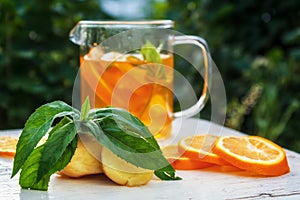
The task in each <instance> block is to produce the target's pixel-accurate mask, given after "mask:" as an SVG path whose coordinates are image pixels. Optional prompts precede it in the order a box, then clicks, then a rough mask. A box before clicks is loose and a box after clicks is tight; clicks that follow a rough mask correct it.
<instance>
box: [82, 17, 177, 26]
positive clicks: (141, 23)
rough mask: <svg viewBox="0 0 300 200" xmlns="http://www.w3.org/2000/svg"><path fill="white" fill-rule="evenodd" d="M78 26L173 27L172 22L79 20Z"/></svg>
mask: <svg viewBox="0 0 300 200" xmlns="http://www.w3.org/2000/svg"><path fill="white" fill-rule="evenodd" d="M78 24H79V25H83V26H97V25H103V26H105V25H119V26H133V27H139V26H141V27H143V26H153V27H159V28H172V27H174V21H173V20H168V19H166V20H132V21H130V20H124V21H122V20H81V21H79V22H78Z"/></svg>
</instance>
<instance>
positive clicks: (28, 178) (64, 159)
mask: <svg viewBox="0 0 300 200" xmlns="http://www.w3.org/2000/svg"><path fill="white" fill-rule="evenodd" d="M77 143H78V136H76V137H75V138H74V139H73V140H72V142H71V143H70V144H69V145H68V147H67V148H66V150H65V151H64V153H63V154H62V155H61V157H60V158H59V160H58V161H57V162H56V163H55V165H54V166H53V168H52V169H51V170H50V171H49V172H48V173H47V174H45V175H44V176H43V177H42V178H41V179H40V180H38V171H39V168H40V165H39V163H40V158H41V156H42V152H43V150H44V145H42V146H39V147H37V148H36V149H34V151H33V152H32V154H30V156H29V157H28V159H27V160H26V162H25V163H24V166H23V168H22V171H21V174H20V179H19V184H20V186H21V187H22V188H24V189H35V190H48V184H49V180H50V176H51V175H52V174H53V173H55V172H57V171H60V170H62V169H63V168H64V167H65V166H66V165H67V164H68V163H69V162H70V160H71V158H72V156H73V155H74V152H75V150H76V148H77Z"/></svg>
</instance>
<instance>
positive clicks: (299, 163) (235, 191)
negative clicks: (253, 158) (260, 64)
mask: <svg viewBox="0 0 300 200" xmlns="http://www.w3.org/2000/svg"><path fill="white" fill-rule="evenodd" d="M176 123H177V125H176V124H174V130H173V135H172V136H173V137H172V138H170V139H169V140H168V141H167V140H166V141H164V142H161V143H162V144H171V143H176V142H177V140H178V139H180V138H181V137H183V136H185V135H189V134H194V133H197V134H204V133H215V134H219V135H228V134H229V135H230V134H239V135H240V134H242V133H239V132H237V131H234V130H231V129H228V128H224V127H221V126H219V125H216V124H213V123H210V122H207V121H204V120H196V119H188V120H184V122H183V123H182V124H180V123H178V122H176ZM218 131H219V132H218ZM19 133H20V130H14V131H5V132H3V131H1V132H0V135H3V134H19ZM286 152H287V156H288V162H289V165H290V168H291V172H290V173H288V174H285V175H283V176H279V177H260V176H257V175H255V174H251V173H249V172H245V171H241V170H239V169H236V168H233V167H224V166H223V167H218V166H213V167H210V168H206V169H203V170H193V171H177V174H178V175H179V176H181V177H182V178H183V180H181V181H160V180H157V179H156V178H153V180H152V181H151V182H150V183H149V184H147V185H145V186H141V187H133V188H130V187H124V186H118V185H115V184H114V183H113V182H111V181H110V180H109V179H108V178H106V177H105V176H104V175H97V176H89V177H85V178H80V179H67V178H60V177H58V176H56V175H53V176H52V178H51V181H50V186H49V190H48V192H43V191H33V190H22V189H20V187H19V185H18V178H17V177H16V178H13V179H10V173H11V167H12V160H11V159H4V158H1V159H0V199H1V200H4V199H30V200H31V199H70V200H71V199H72V200H74V199H100V198H101V199H233V200H238V199H271V198H272V199H274V198H275V199H300V155H299V154H297V153H295V152H292V151H289V150H286Z"/></svg>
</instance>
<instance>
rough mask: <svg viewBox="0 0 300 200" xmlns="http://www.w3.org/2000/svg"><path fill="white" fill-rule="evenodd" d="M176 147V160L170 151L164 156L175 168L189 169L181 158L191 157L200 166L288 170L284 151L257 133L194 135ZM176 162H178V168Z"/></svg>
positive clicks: (270, 173) (263, 171) (269, 171)
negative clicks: (249, 134) (251, 134)
mask: <svg viewBox="0 0 300 200" xmlns="http://www.w3.org/2000/svg"><path fill="white" fill-rule="evenodd" d="M176 147H177V151H178V152H177V153H176V151H175V150H173V152H175V153H174V155H175V154H177V159H174V156H173V159H170V158H172V156H171V155H170V154H165V156H166V157H167V159H168V160H169V162H170V163H171V164H172V163H173V164H172V165H173V167H174V168H175V169H178V170H180V169H190V165H188V164H186V165H185V163H183V161H181V160H182V158H185V159H190V160H192V161H193V163H194V164H193V165H194V166H195V165H196V164H195V163H197V162H199V163H201V165H202V166H204V165H203V163H210V164H216V165H222V166H226V165H227V166H228V165H231V166H234V167H237V168H240V169H242V170H247V171H251V172H254V173H256V174H260V175H266V176H279V175H282V174H285V173H288V172H289V171H290V169H289V165H288V162H287V158H286V154H285V151H284V150H283V149H282V148H281V147H280V146H278V145H276V144H275V143H273V142H272V141H270V140H267V139H265V138H262V137H258V136H222V137H218V136H214V135H211V134H208V135H195V136H190V137H185V138H183V139H181V140H180V141H179V143H178V145H177V146H175V147H174V146H173V147H172V148H173V149H174V148H175V149H176ZM170 148H171V147H170ZM176 162H177V163H178V162H180V163H181V165H180V167H178V166H177V164H176ZM208 166H209V165H208ZM202 168H203V167H202ZM198 169H200V168H198Z"/></svg>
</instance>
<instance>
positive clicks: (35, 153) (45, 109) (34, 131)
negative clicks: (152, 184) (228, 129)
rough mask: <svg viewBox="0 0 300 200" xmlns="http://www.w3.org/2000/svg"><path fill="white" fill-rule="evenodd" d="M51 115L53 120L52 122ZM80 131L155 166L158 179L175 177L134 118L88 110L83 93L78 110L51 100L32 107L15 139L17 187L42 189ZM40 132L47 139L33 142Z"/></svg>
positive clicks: (108, 110)
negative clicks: (32, 111) (32, 109)
mask: <svg viewBox="0 0 300 200" xmlns="http://www.w3.org/2000/svg"><path fill="white" fill-rule="evenodd" d="M54 120H56V121H57V120H58V123H56V124H55V125H54V124H53V123H54ZM79 132H80V133H83V134H92V135H93V136H94V137H95V138H96V140H97V141H98V142H99V143H100V144H102V145H103V146H105V147H107V148H108V149H110V150H111V151H112V152H113V153H115V154H116V155H117V156H119V157H121V158H122V159H124V160H126V161H128V162H130V163H132V164H133V165H136V166H139V167H143V168H146V169H151V170H154V171H155V172H154V173H155V175H156V176H157V177H158V178H160V179H161V180H178V179H180V178H179V177H176V176H175V170H174V168H173V167H172V166H171V165H170V164H169V163H168V161H167V160H166V159H165V157H164V156H163V155H162V152H161V150H160V147H159V145H158V143H157V141H156V140H155V138H154V137H153V135H152V134H151V133H150V131H149V130H148V129H147V127H146V126H145V125H144V124H143V123H142V122H141V121H140V120H139V119H138V118H136V117H135V116H133V115H132V114H130V113H129V112H128V111H125V110H123V109H119V108H112V107H108V108H97V109H92V110H90V105H89V100H88V99H86V101H85V102H84V103H83V105H82V108H81V112H80V111H78V110H77V109H75V108H73V107H71V106H69V105H67V104H66V103H64V102H62V101H54V102H52V103H48V104H45V105H43V106H41V107H40V108H38V109H37V110H36V111H35V112H34V113H32V115H31V116H30V117H29V119H28V120H27V122H26V124H25V126H24V128H23V131H22V133H21V136H20V138H19V141H18V144H17V149H16V155H15V159H14V166H13V172H12V177H14V176H15V175H16V174H17V173H18V172H19V171H20V170H21V173H20V179H19V184H20V186H21V187H22V188H30V189H36V190H47V189H48V184H49V180H50V176H51V175H52V174H53V173H55V172H57V171H60V170H62V169H63V168H64V167H65V166H66V165H67V164H68V163H69V162H70V160H71V158H72V156H73V155H74V152H75V150H76V147H77V142H78V133H79ZM45 135H48V139H47V141H46V142H45V143H44V144H42V145H41V146H39V147H37V144H38V143H39V142H40V140H41V139H42V138H43V137H44V136H45Z"/></svg>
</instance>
